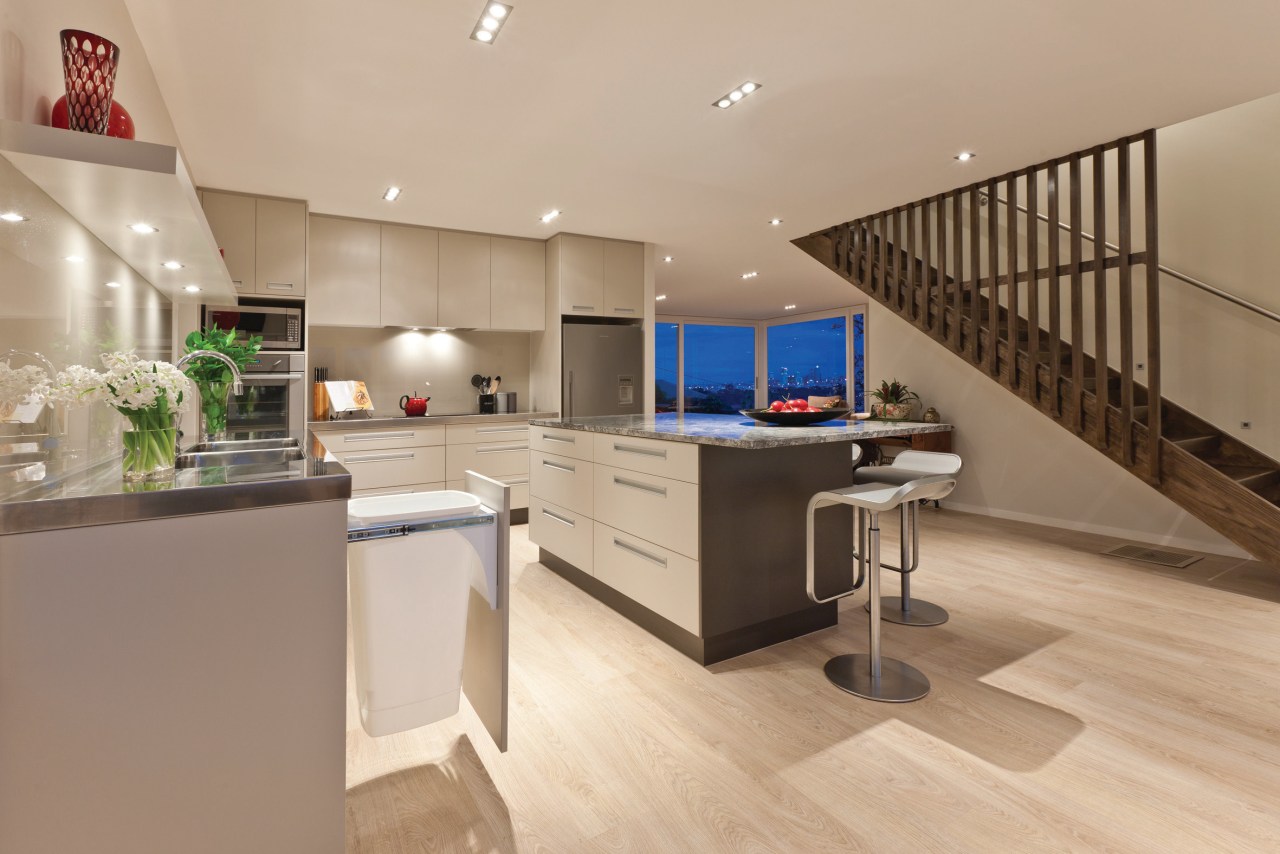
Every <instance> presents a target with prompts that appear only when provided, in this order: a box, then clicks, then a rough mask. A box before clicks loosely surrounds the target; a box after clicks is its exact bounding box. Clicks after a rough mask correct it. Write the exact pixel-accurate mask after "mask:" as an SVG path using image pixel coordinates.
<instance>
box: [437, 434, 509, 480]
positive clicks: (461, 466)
mask: <svg viewBox="0 0 1280 854" xmlns="http://www.w3.org/2000/svg"><path fill="white" fill-rule="evenodd" d="M445 459H446V465H445V473H446V475H447V477H448V478H449V480H461V479H462V477H463V475H464V474H465V473H466V471H467V470H468V469H470V470H471V471H473V472H476V473H477V474H484V475H488V476H490V477H498V476H499V475H505V474H528V473H529V441H528V440H527V439H525V440H516V441H512V442H485V443H484V444H482V445H454V444H452V443H450V444H449V446H448V449H447V450H446V452H445Z"/></svg>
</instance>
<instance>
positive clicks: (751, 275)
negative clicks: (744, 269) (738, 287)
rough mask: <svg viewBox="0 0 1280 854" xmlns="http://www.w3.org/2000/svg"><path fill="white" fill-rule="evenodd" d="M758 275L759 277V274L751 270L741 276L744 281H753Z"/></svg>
mask: <svg viewBox="0 0 1280 854" xmlns="http://www.w3.org/2000/svg"><path fill="white" fill-rule="evenodd" d="M758 275H760V274H759V273H757V272H756V271H755V270H752V271H751V272H750V273H743V274H742V278H744V279H754V278H755V277H756V276H758Z"/></svg>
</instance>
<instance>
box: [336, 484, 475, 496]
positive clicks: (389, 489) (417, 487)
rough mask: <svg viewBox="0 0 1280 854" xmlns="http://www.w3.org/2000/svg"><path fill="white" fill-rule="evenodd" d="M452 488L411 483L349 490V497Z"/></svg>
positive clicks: (402, 493)
mask: <svg viewBox="0 0 1280 854" xmlns="http://www.w3.org/2000/svg"><path fill="white" fill-rule="evenodd" d="M452 488H453V487H452V486H446V485H445V484H444V483H411V484H409V485H408V486H384V487H382V488H380V489H353V490H351V497H352V498H364V497H366V496H369V495H409V494H410V493H413V492H439V491H440V490H442V489H452ZM461 488H462V487H461V486H459V487H458V489H461Z"/></svg>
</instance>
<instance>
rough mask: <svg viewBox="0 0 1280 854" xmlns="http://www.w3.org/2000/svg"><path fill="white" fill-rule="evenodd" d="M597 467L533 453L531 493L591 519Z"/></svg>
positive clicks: (553, 455) (551, 455)
mask: <svg viewBox="0 0 1280 854" xmlns="http://www.w3.org/2000/svg"><path fill="white" fill-rule="evenodd" d="M593 468H594V466H592V464H591V463H588V462H584V461H582V460H575V459H574V458H572V457H561V456H557V455H555V454H544V453H542V452H541V451H530V452H529V494H530V495H532V496H537V497H538V498H541V499H543V500H544V501H550V502H551V503H552V504H559V505H560V506H561V507H568V508H569V509H570V510H572V511H574V512H575V513H582V514H584V515H586V516H590V515H591V511H592V508H591V493H592V489H593V483H592V469H593Z"/></svg>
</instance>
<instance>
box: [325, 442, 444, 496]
mask: <svg viewBox="0 0 1280 854" xmlns="http://www.w3.org/2000/svg"><path fill="white" fill-rule="evenodd" d="M333 455H334V456H335V457H337V458H338V462H340V463H342V465H343V467H344V468H346V470H347V471H349V472H351V488H352V489H353V490H356V489H381V488H383V487H387V486H408V485H410V484H414V483H437V482H440V481H443V480H444V479H445V476H444V446H443V445H435V446H433V447H429V448H399V449H391V450H384V451H364V450H361V451H334V452H333Z"/></svg>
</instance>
